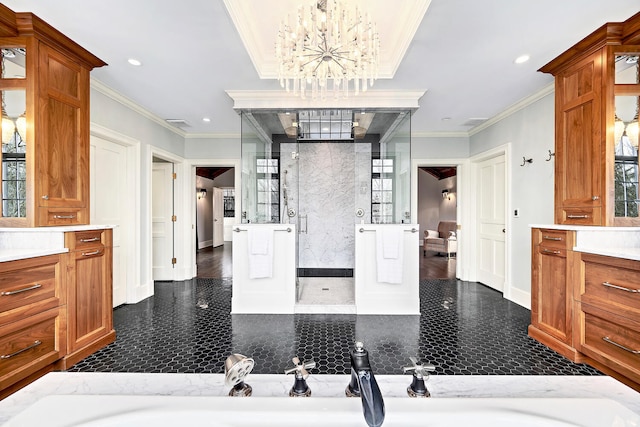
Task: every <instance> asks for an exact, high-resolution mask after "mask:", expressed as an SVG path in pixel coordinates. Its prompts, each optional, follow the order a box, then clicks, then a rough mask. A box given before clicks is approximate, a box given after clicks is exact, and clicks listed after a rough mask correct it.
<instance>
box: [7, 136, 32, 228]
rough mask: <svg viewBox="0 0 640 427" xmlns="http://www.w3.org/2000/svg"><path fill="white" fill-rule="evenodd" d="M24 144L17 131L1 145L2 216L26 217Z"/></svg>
mask: <svg viewBox="0 0 640 427" xmlns="http://www.w3.org/2000/svg"><path fill="white" fill-rule="evenodd" d="M25 148H26V147H25V144H24V142H23V141H22V138H21V137H20V134H19V133H18V132H17V131H14V132H13V135H12V136H11V137H10V138H9V139H8V140H7V141H3V143H2V216H3V217H18V218H20V217H22V218H24V217H26V216H27V213H26V205H25V197H26V194H27V189H26V185H27V170H26V163H25Z"/></svg>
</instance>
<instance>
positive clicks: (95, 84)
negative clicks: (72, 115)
mask: <svg viewBox="0 0 640 427" xmlns="http://www.w3.org/2000/svg"><path fill="white" fill-rule="evenodd" d="M90 84H91V89H95V90H96V91H98V92H100V93H101V94H103V95H105V96H107V97H109V98H111V99H113V100H114V101H116V102H118V103H120V104H122V105H124V106H125V107H127V108H129V109H130V110H133V111H135V112H136V113H138V114H140V115H141V116H143V117H145V118H147V119H149V120H151V121H152V122H154V123H156V124H158V125H160V126H162V127H163V128H165V129H168V130H170V131H171V132H173V133H175V134H176V135H179V136H181V137H183V138H185V137H186V135H187V133H186V132H185V131H183V130H181V129H178V128H175V127H173V126H171V125H170V124H169V123H167V122H166V121H165V120H164V119H162V118H161V117H159V116H157V115H156V114H154V113H152V112H151V111H149V110H147V109H145V108H143V107H141V106H140V105H139V104H137V103H135V102H134V101H132V100H131V99H129V98H127V97H126V96H124V95H122V94H121V93H119V92H116V91H115V90H113V89H111V88H110V87H109V86H107V85H105V84H104V83H102V82H101V81H100V80H97V79H96V78H94V77H91V82H90Z"/></svg>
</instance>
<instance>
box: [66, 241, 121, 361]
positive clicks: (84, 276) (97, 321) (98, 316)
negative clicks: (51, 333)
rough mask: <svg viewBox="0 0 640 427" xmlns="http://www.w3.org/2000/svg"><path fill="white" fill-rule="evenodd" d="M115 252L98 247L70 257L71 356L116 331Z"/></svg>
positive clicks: (69, 344) (69, 317) (77, 252)
mask: <svg viewBox="0 0 640 427" xmlns="http://www.w3.org/2000/svg"><path fill="white" fill-rule="evenodd" d="M110 251H111V248H110V247H108V246H103V245H95V246H93V247H87V248H84V249H81V250H77V251H75V252H73V253H71V254H70V256H71V257H72V258H74V259H73V260H72V265H73V267H72V268H71V269H70V270H69V272H70V277H68V279H69V281H70V282H69V297H68V301H67V309H68V313H69V316H68V323H69V324H68V332H69V335H68V337H67V343H68V346H69V353H71V352H74V351H76V350H79V349H82V348H84V347H86V346H88V345H91V344H92V343H94V342H95V341H97V340H99V339H100V338H101V337H103V336H105V335H107V334H109V333H111V332H112V330H113V326H112V325H113V320H112V303H111V262H110V260H111V252H110Z"/></svg>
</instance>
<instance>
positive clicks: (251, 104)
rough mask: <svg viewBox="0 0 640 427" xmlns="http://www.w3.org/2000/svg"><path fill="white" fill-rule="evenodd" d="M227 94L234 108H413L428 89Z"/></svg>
mask: <svg viewBox="0 0 640 427" xmlns="http://www.w3.org/2000/svg"><path fill="white" fill-rule="evenodd" d="M226 92H227V95H229V97H230V98H231V99H232V100H233V108H234V110H253V109H312V108H315V109H318V108H349V109H372V108H388V109H406V110H411V111H412V112H413V111H415V110H417V109H418V108H419V107H420V104H419V101H420V98H422V96H423V95H424V94H425V93H426V90H396V91H391V90H368V91H366V92H361V93H360V94H359V95H357V96H355V95H354V96H351V97H349V98H340V99H335V98H333V97H327V98H326V99H324V100H322V99H312V98H310V97H309V98H306V99H302V98H301V97H300V96H298V95H294V94H293V93H292V92H286V91H283V90H261V91H252V90H228V91H226Z"/></svg>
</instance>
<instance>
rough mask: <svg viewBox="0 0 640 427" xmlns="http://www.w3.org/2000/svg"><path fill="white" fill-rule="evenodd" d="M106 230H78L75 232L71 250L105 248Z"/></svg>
mask: <svg viewBox="0 0 640 427" xmlns="http://www.w3.org/2000/svg"><path fill="white" fill-rule="evenodd" d="M103 231H104V230H90V231H76V232H74V233H73V242H72V246H71V245H70V246H67V247H68V248H69V250H85V249H96V248H103V247H104V245H103V244H102V233H103Z"/></svg>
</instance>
